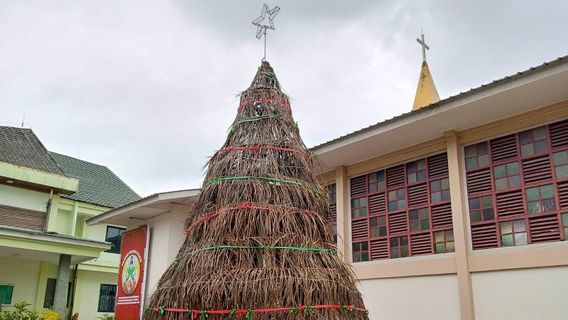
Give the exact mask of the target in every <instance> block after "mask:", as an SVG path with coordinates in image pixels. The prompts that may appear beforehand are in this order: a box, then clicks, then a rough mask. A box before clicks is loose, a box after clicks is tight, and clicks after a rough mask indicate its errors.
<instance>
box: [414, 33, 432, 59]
mask: <svg viewBox="0 0 568 320" xmlns="http://www.w3.org/2000/svg"><path fill="white" fill-rule="evenodd" d="M416 41H418V43H420V45H421V46H422V61H424V62H426V50H430V47H429V46H428V45H427V44H426V41H425V40H424V32H422V36H421V37H420V38H416Z"/></svg>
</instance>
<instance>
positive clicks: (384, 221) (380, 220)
mask: <svg viewBox="0 0 568 320" xmlns="http://www.w3.org/2000/svg"><path fill="white" fill-rule="evenodd" d="M386 223H387V217H385V216H380V217H379V225H381V226H384V225H386Z"/></svg>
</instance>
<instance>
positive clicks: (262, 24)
mask: <svg viewBox="0 0 568 320" xmlns="http://www.w3.org/2000/svg"><path fill="white" fill-rule="evenodd" d="M278 11H280V7H278V6H275V7H274V8H272V9H269V8H268V6H267V5H266V4H264V5H263V6H262V12H261V13H260V17H258V18H256V19H255V20H254V21H253V22H252V24H253V25H255V26H257V27H258V28H257V29H256V38H257V39H260V38H261V37H262V36H264V59H265V60H266V30H268V29H270V30H274V18H276V15H277V14H278ZM267 14H268V17H267V16H266V15H267Z"/></svg>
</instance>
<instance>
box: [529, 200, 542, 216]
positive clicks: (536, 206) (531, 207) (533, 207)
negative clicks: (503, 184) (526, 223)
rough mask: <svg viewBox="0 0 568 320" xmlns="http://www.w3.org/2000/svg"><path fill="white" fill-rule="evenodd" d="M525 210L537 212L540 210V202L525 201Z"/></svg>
mask: <svg viewBox="0 0 568 320" xmlns="http://www.w3.org/2000/svg"><path fill="white" fill-rule="evenodd" d="M527 210H528V212H529V213H539V212H541V211H542V210H541V208H540V203H539V202H538V201H532V202H529V203H527Z"/></svg>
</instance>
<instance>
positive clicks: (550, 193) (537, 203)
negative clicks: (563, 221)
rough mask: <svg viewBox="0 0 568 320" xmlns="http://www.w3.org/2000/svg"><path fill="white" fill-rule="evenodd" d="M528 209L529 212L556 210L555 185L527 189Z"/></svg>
mask: <svg viewBox="0 0 568 320" xmlns="http://www.w3.org/2000/svg"><path fill="white" fill-rule="evenodd" d="M526 195H527V210H528V212H529V214H537V213H543V212H549V211H554V210H556V204H555V202H554V186H553V185H551V184H549V185H545V186H540V187H535V188H529V189H527V190H526Z"/></svg>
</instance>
